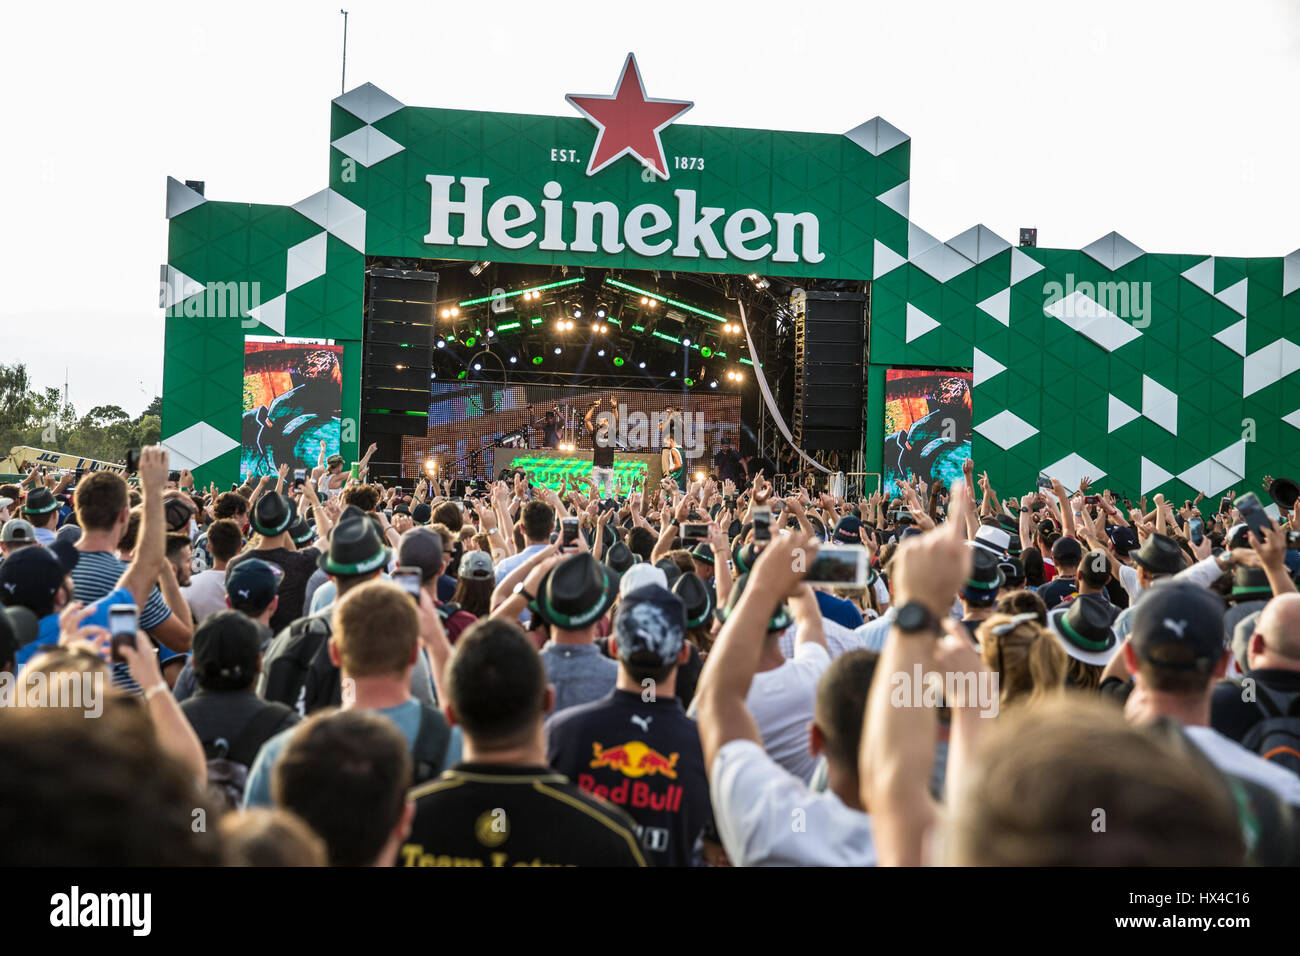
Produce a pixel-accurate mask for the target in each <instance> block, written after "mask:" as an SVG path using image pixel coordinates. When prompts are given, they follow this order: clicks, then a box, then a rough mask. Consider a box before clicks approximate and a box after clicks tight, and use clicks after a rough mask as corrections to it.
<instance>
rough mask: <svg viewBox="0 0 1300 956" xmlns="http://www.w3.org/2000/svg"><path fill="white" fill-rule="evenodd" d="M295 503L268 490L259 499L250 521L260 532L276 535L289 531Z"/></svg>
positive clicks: (268, 535) (255, 529) (270, 535)
mask: <svg viewBox="0 0 1300 956" xmlns="http://www.w3.org/2000/svg"><path fill="white" fill-rule="evenodd" d="M293 518H294V515H293V503H292V502H290V501H289V499H288V498H286V497H285V496H284V495H282V494H280V493H278V492H275V491H268V492H267V493H266V494H264V495H262V497H260V498H258V499H257V504H255V505H253V513H252V515H250V516H249V523H250V524H251V525H252V526H253V530H254V531H256V532H257V533H258V534H263V535H266V536H267V537H268V538H271V537H274V536H275V535H277V534H280V533H281V532H284V531H287V530H288V529H289V526H290V525H292V524H293Z"/></svg>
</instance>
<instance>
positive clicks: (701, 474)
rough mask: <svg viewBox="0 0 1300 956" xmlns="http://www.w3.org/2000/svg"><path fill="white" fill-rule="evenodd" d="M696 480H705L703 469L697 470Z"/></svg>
mask: <svg viewBox="0 0 1300 956" xmlns="http://www.w3.org/2000/svg"><path fill="white" fill-rule="evenodd" d="M695 480H696V481H703V480H704V472H702V471H697V472H696V473H695Z"/></svg>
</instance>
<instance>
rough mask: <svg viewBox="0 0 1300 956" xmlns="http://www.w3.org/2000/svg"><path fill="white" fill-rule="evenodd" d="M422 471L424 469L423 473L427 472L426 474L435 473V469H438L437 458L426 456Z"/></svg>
mask: <svg viewBox="0 0 1300 956" xmlns="http://www.w3.org/2000/svg"><path fill="white" fill-rule="evenodd" d="M424 471H425V474H428V475H432V474H436V473H437V471H438V462H437V459H434V458H428V459H426V460H425V462H424Z"/></svg>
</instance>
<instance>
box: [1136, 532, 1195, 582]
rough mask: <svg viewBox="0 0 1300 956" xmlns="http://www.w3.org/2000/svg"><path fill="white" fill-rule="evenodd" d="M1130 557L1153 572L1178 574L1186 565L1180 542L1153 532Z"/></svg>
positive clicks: (1156, 573)
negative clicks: (1179, 545)
mask: <svg viewBox="0 0 1300 956" xmlns="http://www.w3.org/2000/svg"><path fill="white" fill-rule="evenodd" d="M1130 557H1131V558H1132V559H1133V563H1134V564H1136V565H1137V566H1138V567H1140V568H1145V569H1146V570H1147V571H1149V572H1150V573H1151V574H1155V575H1162V574H1177V573H1178V572H1179V571H1181V570H1182V569H1183V567H1184V566H1185V565H1186V562H1185V561H1184V560H1183V550H1182V548H1180V547H1178V542H1177V541H1175V540H1174V539H1173V538H1171V537H1169V536H1168V535H1165V534H1159V533H1155V534H1151V535H1149V536H1148V537H1147V539H1146V541H1144V542H1142V547H1140V548H1138V549H1137V550H1136V551H1134V552H1133V553H1132V554H1131V555H1130Z"/></svg>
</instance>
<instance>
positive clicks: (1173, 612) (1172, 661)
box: [1129, 581, 1224, 674]
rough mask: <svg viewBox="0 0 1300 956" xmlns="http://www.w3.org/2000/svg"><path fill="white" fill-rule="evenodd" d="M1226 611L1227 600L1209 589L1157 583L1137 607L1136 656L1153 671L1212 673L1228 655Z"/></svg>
mask: <svg viewBox="0 0 1300 956" xmlns="http://www.w3.org/2000/svg"><path fill="white" fill-rule="evenodd" d="M1223 612H1224V604H1223V599H1222V598H1220V597H1219V596H1218V595H1217V594H1215V593H1214V592H1213V591H1211V590H1209V589H1208V588H1204V587H1201V586H1200V585H1196V584H1187V583H1184V582H1179V581H1157V582H1154V583H1153V584H1152V585H1151V586H1150V587H1148V588H1144V589H1143V591H1142V593H1141V595H1140V596H1139V597H1138V601H1137V604H1136V605H1134V608H1133V621H1132V628H1131V629H1130V632H1129V640H1130V642H1131V643H1132V645H1133V652H1134V653H1135V654H1137V656H1138V659H1139V660H1141V661H1143V662H1144V663H1147V664H1150V665H1151V666H1152V667H1158V668H1161V669H1167V670H1177V671H1195V672H1199V673H1202V674H1209V673H1210V671H1212V670H1213V669H1214V665H1215V664H1217V663H1218V661H1219V658H1220V657H1221V656H1222V655H1223V651H1224V646H1223V643H1224V634H1223Z"/></svg>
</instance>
